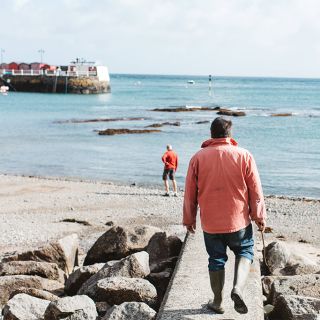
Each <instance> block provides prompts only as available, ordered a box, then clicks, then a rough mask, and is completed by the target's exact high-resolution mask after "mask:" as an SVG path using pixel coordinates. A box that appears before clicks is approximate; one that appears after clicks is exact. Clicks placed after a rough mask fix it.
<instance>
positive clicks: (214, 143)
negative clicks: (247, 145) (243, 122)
mask: <svg viewBox="0 0 320 320" xmlns="http://www.w3.org/2000/svg"><path fill="white" fill-rule="evenodd" d="M222 144H230V145H233V146H237V145H238V142H237V141H236V140H234V139H232V138H211V139H208V140H206V141H204V142H203V143H202V145H201V148H206V147H210V146H218V145H222Z"/></svg>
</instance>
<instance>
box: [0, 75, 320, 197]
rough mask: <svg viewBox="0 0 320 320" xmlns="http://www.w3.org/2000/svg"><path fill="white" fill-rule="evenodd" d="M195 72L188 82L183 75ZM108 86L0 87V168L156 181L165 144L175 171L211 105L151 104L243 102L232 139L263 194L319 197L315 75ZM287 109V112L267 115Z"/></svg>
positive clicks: (125, 80) (157, 79) (319, 107)
mask: <svg viewBox="0 0 320 320" xmlns="http://www.w3.org/2000/svg"><path fill="white" fill-rule="evenodd" d="M189 79H192V80H194V81H195V84H194V85H187V80H189ZM111 88H112V93H111V94H102V95H71V94H70V95H64V94H35V93H13V92H10V93H9V95H8V96H0V124H1V125H0V138H1V140H0V141H1V142H0V143H1V153H0V172H2V173H14V174H27V175H44V176H68V177H81V178H89V179H101V180H110V181H119V182H126V183H133V182H136V183H138V184H153V185H155V184H161V183H162V181H161V175H162V168H163V166H162V162H161V156H162V154H163V152H164V151H165V146H166V144H168V143H170V144H172V145H173V147H174V149H175V150H176V151H177V152H178V154H179V156H180V166H179V169H178V172H177V180H178V183H179V185H180V186H182V185H183V183H184V178H185V175H186V170H187V165H188V162H189V160H190V157H191V156H192V154H194V153H195V152H196V151H197V150H198V149H199V147H200V145H201V142H202V141H203V140H206V139H207V138H208V137H209V127H210V124H208V123H206V124H196V123H195V122H197V121H200V120H210V121H211V120H213V119H214V118H215V117H216V114H215V112H212V111H197V112H183V113H172V112H170V113H166V112H154V111H151V109H153V108H156V107H160V108H161V107H169V106H186V105H188V106H213V105H219V106H225V107H228V108H232V109H243V110H244V111H245V112H246V113H247V116H245V117H237V118H235V117H234V118H232V121H233V123H234V130H233V134H234V138H235V139H236V140H237V141H238V142H239V144H240V146H242V147H244V148H247V149H249V150H250V151H251V153H252V154H253V155H254V157H255V159H256V162H257V165H258V168H259V171H260V174H261V179H262V184H263V187H264V191H265V193H266V194H283V195H289V196H306V197H315V198H320V80H312V79H272V78H230V77H218V78H214V81H213V92H212V95H211V96H210V95H209V91H208V79H207V77H190V76H142V75H113V76H111ZM280 112H281V113H282V112H292V113H293V116H291V117H271V116H270V114H272V113H280ZM119 117H147V118H148V120H142V121H120V122H108V123H82V124H73V123H57V121H60V120H69V119H92V118H119ZM165 121H170V122H172V121H180V122H181V126H180V127H173V126H165V127H162V128H160V129H161V130H162V132H160V133H152V134H141V135H118V136H99V135H97V133H96V132H94V130H96V129H106V128H129V129H133V128H137V129H138V128H139V129H142V128H144V127H145V126H147V125H149V124H152V123H157V122H165Z"/></svg>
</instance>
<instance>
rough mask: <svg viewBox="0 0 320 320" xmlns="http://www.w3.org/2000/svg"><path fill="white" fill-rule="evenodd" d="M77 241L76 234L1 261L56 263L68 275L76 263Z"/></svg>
mask: <svg viewBox="0 0 320 320" xmlns="http://www.w3.org/2000/svg"><path fill="white" fill-rule="evenodd" d="M78 247H79V239H78V236H77V235H76V234H72V235H70V236H67V237H64V238H62V239H60V240H58V241H54V242H51V243H49V244H47V245H45V246H43V247H42V248H40V249H36V250H30V251H26V252H22V253H16V254H13V255H10V256H7V257H5V258H3V259H2V262H8V261H44V262H51V263H56V264H57V265H58V266H59V268H60V269H62V270H63V271H65V272H67V273H68V274H70V273H71V272H72V271H73V268H74V266H75V265H76V264H77V263H78Z"/></svg>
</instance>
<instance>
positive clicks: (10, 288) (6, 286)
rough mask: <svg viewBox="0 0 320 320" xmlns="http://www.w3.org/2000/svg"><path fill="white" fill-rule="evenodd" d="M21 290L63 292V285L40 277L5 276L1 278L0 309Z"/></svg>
mask: <svg viewBox="0 0 320 320" xmlns="http://www.w3.org/2000/svg"><path fill="white" fill-rule="evenodd" d="M20 288H34V289H40V290H46V291H49V292H52V293H55V292H58V291H61V290H62V291H63V284H62V283H61V282H58V281H56V280H49V279H45V278H41V277H38V276H24V275H17V276H3V277H0V307H1V305H4V304H5V303H7V301H8V300H9V297H10V296H11V294H12V293H13V292H15V291H16V290H19V289H20Z"/></svg>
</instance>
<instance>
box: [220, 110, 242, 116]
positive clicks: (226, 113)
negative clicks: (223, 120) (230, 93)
mask: <svg viewBox="0 0 320 320" xmlns="http://www.w3.org/2000/svg"><path fill="white" fill-rule="evenodd" d="M217 114H219V115H222V116H231V117H243V116H245V115H246V113H245V112H244V111H235V110H229V109H220V110H219V111H218V112H217Z"/></svg>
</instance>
